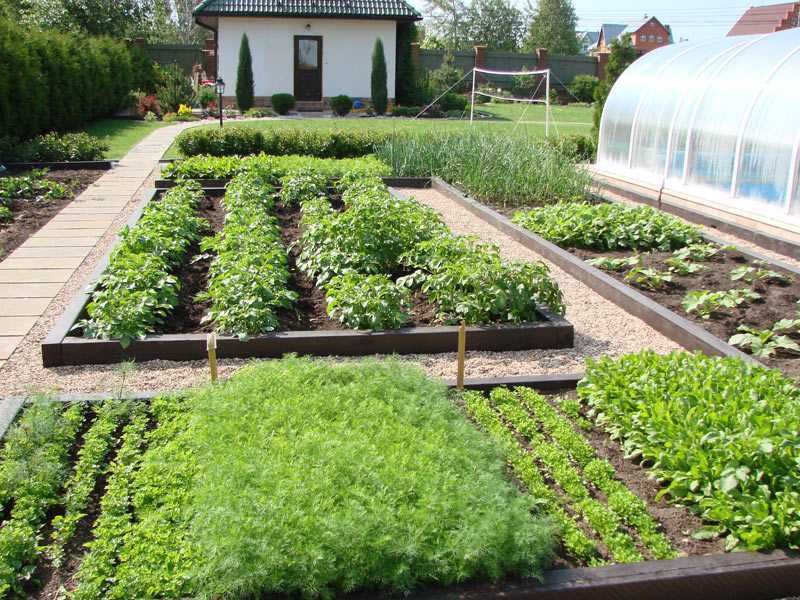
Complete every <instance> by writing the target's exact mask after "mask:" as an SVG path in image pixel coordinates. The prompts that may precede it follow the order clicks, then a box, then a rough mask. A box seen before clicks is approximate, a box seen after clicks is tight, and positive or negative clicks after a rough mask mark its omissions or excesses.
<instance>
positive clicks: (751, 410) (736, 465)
mask: <svg viewBox="0 0 800 600" xmlns="http://www.w3.org/2000/svg"><path fill="white" fill-rule="evenodd" d="M578 394H579V396H580V398H581V399H582V400H584V401H585V402H587V403H588V404H589V406H590V407H591V411H592V413H591V414H593V415H594V418H595V420H596V422H597V424H598V425H599V426H600V427H603V428H604V429H605V430H607V431H608V432H609V433H610V434H611V435H612V436H613V437H615V438H617V439H620V440H621V442H622V446H623V449H624V451H625V452H626V454H627V455H629V456H632V457H641V458H642V459H643V460H644V461H646V462H648V463H651V465H652V466H651V467H650V469H651V470H652V472H653V474H654V475H655V476H656V477H658V478H659V480H662V481H664V482H665V483H667V484H668V485H667V486H666V487H665V488H663V493H664V494H668V495H669V497H670V498H671V499H672V500H673V501H675V502H677V503H680V504H684V505H687V506H689V507H692V508H694V509H696V510H697V512H698V513H699V515H700V516H701V517H702V518H703V519H704V520H705V521H706V522H709V523H711V525H709V526H708V528H707V529H706V530H704V531H701V532H699V535H713V534H716V533H720V534H727V540H726V541H727V546H728V548H734V547H741V548H744V549H749V550H768V549H771V548H774V547H782V548H792V549H795V548H798V547H800V492H798V490H799V489H800V471H798V464H800V444H799V443H798V441H797V440H798V438H797V432H798V431H799V430H800V390H798V388H797V387H796V382H794V381H793V380H792V379H790V378H788V377H785V376H783V375H782V374H781V373H780V372H779V371H773V370H768V369H766V368H764V367H761V366H758V365H754V364H750V363H745V362H743V361H740V360H738V359H733V358H725V359H720V358H709V357H706V356H702V355H700V354H695V355H693V354H688V353H685V352H674V353H671V354H668V355H663V356H662V355H657V354H655V353H653V352H649V351H648V352H641V353H638V354H633V355H629V356H625V357H622V358H620V359H617V360H612V359H610V358H602V359H600V360H597V361H588V363H587V369H586V377H585V378H584V380H583V381H582V382H581V383H580V384H579V387H578ZM715 524H716V525H715Z"/></svg>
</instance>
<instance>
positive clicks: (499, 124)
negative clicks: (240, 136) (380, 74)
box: [164, 104, 592, 158]
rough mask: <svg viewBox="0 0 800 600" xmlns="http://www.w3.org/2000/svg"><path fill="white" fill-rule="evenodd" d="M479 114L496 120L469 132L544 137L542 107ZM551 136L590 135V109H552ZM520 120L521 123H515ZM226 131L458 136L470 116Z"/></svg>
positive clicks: (288, 123)
mask: <svg viewBox="0 0 800 600" xmlns="http://www.w3.org/2000/svg"><path fill="white" fill-rule="evenodd" d="M480 110H482V111H484V112H490V113H492V114H493V115H495V116H496V118H495V119H491V120H480V121H475V122H474V123H473V125H472V129H474V130H476V131H492V132H498V133H505V134H508V133H513V134H514V135H518V136H524V137H531V138H537V139H538V138H543V137H544V135H545V108H544V106H541V105H532V106H529V107H527V110H526V107H525V106H524V105H521V104H483V105H481V106H480ZM551 110H552V113H551V114H552V122H551V132H552V133H554V134H557V135H567V134H570V133H589V132H590V130H591V126H592V107H591V106H587V105H583V104H572V105H568V106H553V107H551ZM520 117H523V118H522V121H521V122H519V123H517V121H518V120H519V119H520ZM225 126H226V127H248V128H255V129H261V130H268V129H273V128H287V127H299V128H304V129H345V130H346V129H360V130H363V129H375V130H379V131H390V132H411V133H414V132H419V133H424V132H427V131H435V132H443V131H447V132H450V131H452V132H457V131H466V130H467V129H469V128H470V124H469V113H468V112H467V113H466V114H465V116H464V119H462V120H455V119H407V118H394V117H392V118H389V117H385V118H384V117H381V118H372V119H370V118H355V117H348V118H334V117H328V118H314V119H311V118H309V119H307V118H296V117H293V118H284V119H264V120H258V121H241V122H237V121H233V122H229V123H228V124H227V125H225ZM200 127H219V125H218V124H216V123H215V124H209V125H201V126H200ZM179 156H180V155H179V154H178V150H177V146H176V145H175V144H172V146H170V148H169V149H168V150H167V152H166V153H165V154H164V158H179Z"/></svg>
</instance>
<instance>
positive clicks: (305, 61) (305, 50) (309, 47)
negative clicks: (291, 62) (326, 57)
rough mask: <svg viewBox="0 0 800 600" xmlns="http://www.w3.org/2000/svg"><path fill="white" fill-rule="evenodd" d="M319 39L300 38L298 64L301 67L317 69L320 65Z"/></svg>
mask: <svg viewBox="0 0 800 600" xmlns="http://www.w3.org/2000/svg"><path fill="white" fill-rule="evenodd" d="M318 43H319V42H318V41H317V40H308V39H305V40H304V39H300V40H298V46H297V49H298V53H297V66H298V68H300V69H316V68H318V67H319V62H318V60H317V59H318V58H319V55H318V54H317V44H318Z"/></svg>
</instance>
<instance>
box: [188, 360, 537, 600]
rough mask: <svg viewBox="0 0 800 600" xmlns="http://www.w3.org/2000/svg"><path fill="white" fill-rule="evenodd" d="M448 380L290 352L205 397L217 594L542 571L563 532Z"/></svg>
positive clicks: (203, 530)
mask: <svg viewBox="0 0 800 600" xmlns="http://www.w3.org/2000/svg"><path fill="white" fill-rule="evenodd" d="M446 394H447V392H446V389H445V388H444V386H443V385H442V384H441V383H440V382H436V381H432V380H430V379H428V378H426V377H425V376H424V374H423V373H422V372H421V371H420V370H419V369H417V368H414V367H411V366H409V365H406V364H403V363H399V362H396V361H388V362H374V361H368V362H362V363H358V364H340V365H334V364H331V363H328V362H326V361H319V360H317V361H312V360H309V359H300V358H289V359H284V360H283V361H270V362H264V363H260V364H258V365H253V366H251V367H247V368H246V369H244V370H242V371H240V372H239V373H237V375H236V376H235V377H233V378H232V379H231V380H230V381H229V382H228V383H226V384H225V385H224V386H217V387H216V388H209V389H207V390H205V391H203V392H200V393H198V394H197V395H196V396H195V404H194V412H195V417H194V419H193V422H192V427H191V428H190V429H189V430H187V435H191V436H192V439H193V440H194V443H195V446H196V448H197V455H196V456H197V464H198V470H197V473H198V475H197V485H196V487H195V489H194V490H193V494H192V499H193V508H194V519H193V522H192V530H193V536H194V540H193V543H194V544H196V546H197V554H198V556H202V557H203V560H202V561H200V562H198V563H197V565H196V566H197V569H196V573H197V575H198V580H197V582H198V591H199V595H200V596H201V597H228V596H241V597H250V596H259V595H262V594H263V595H267V594H272V593H275V594H277V593H288V594H295V593H296V594H305V595H317V594H321V595H331V594H334V593H340V592H347V591H350V590H357V589H376V588H377V589H384V590H387V589H388V590H396V591H402V590H408V589H410V588H412V587H413V586H415V585H417V584H421V583H424V582H429V583H437V584H441V585H447V584H449V583H453V582H456V581H462V580H467V579H472V578H480V579H493V580H494V579H497V578H499V577H501V576H503V575H505V574H513V573H516V574H521V575H524V576H539V575H541V573H542V569H543V567H544V566H545V564H546V563H547V562H548V560H549V558H550V556H551V553H552V547H553V531H552V528H551V527H550V526H549V524H547V523H546V522H544V521H543V520H542V519H538V518H535V517H532V516H531V514H530V512H529V511H530V508H531V506H532V505H533V504H534V503H536V502H540V501H541V499H539V498H531V497H530V496H527V495H522V494H520V493H519V492H518V490H517V489H516V488H515V487H514V486H513V485H512V484H511V483H510V482H509V481H507V480H506V479H505V476H504V473H503V468H502V462H501V461H500V460H499V457H498V455H497V453H496V450H495V449H494V447H493V446H492V444H491V443H490V441H489V440H488V439H486V438H485V437H484V435H483V434H481V433H480V432H478V431H477V430H476V429H475V428H474V427H472V425H471V424H470V423H469V422H468V421H467V420H466V419H464V417H463V415H461V414H460V413H459V411H458V410H457V409H456V408H455V407H454V406H453V405H452V403H450V401H449V400H448V398H447V396H446Z"/></svg>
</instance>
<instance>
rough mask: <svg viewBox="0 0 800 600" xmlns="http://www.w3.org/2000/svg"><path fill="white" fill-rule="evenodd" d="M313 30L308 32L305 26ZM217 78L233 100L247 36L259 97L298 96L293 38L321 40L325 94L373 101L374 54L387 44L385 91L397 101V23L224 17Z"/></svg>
mask: <svg viewBox="0 0 800 600" xmlns="http://www.w3.org/2000/svg"><path fill="white" fill-rule="evenodd" d="M308 25H310V27H307V26H308ZM218 26H219V33H218V36H219V37H218V44H219V57H218V60H219V63H218V64H219V73H220V75H221V76H222V78H223V79H224V80H225V84H226V89H227V90H228V92H226V95H228V93H230V94H231V95H234V93H235V92H234V90H235V89H236V68H237V65H238V62H239V45H240V44H241V40H242V34H243V33H247V36H248V38H249V40H250V51H251V53H252V55H253V79H254V80H255V95H256V96H271V95H272V94H276V93H280V92H288V93H290V94H292V93H294V36H296V35H318V36H322V95H323V97H331V96H337V95H339V94H347V95H348V96H351V97H353V98H369V97H370V76H371V71H372V49H373V46H374V45H375V39H376V38H378V37H380V38H381V40H382V41H383V50H384V54H385V56H386V74H387V88H388V93H389V97H390V98H394V74H395V37H396V32H397V23H396V22H395V21H382V20H372V19H314V18H291V19H289V18H269V17H220V19H219V25H218Z"/></svg>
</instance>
